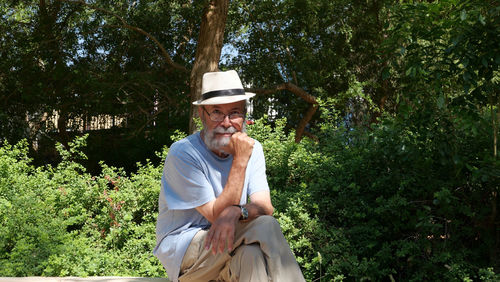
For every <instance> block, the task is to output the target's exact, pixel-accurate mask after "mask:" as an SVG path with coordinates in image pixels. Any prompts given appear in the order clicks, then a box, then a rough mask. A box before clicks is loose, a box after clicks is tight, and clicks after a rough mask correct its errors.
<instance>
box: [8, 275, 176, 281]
mask: <svg viewBox="0 0 500 282" xmlns="http://www.w3.org/2000/svg"><path fill="white" fill-rule="evenodd" d="M37 281H40V282H78V281H80V282H83V281H94V282H169V280H168V279H167V278H146V277H115V276H100V277H87V278H81V277H39V276H35V277H0V282H37Z"/></svg>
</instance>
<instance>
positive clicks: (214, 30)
mask: <svg viewBox="0 0 500 282" xmlns="http://www.w3.org/2000/svg"><path fill="white" fill-rule="evenodd" d="M228 6H229V0H211V1H210V2H209V3H208V5H207V7H206V8H205V11H204V12H203V17H202V20H201V27H200V35H199V37H198V44H197V46H196V55H195V60H194V65H193V69H192V70H191V77H190V86H191V90H190V96H191V104H190V107H191V110H190V120H189V132H190V133H193V132H194V131H196V124H195V122H194V119H195V118H196V117H197V116H198V115H197V114H198V112H197V111H196V110H195V108H194V107H195V106H193V104H192V102H194V101H196V100H198V99H200V97H201V80H202V77H203V74H204V73H206V72H209V71H218V70H219V60H220V55H221V50H222V43H223V41H224V29H225V27H226V19H227V12H228Z"/></svg>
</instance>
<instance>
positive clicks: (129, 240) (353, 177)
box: [0, 0, 500, 281]
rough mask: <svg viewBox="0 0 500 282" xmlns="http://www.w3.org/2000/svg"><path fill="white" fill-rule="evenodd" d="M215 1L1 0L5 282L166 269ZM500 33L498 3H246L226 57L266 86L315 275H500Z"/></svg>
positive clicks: (262, 111)
mask: <svg viewBox="0 0 500 282" xmlns="http://www.w3.org/2000/svg"><path fill="white" fill-rule="evenodd" d="M215 2H217V1H215ZM205 7H206V2H204V1H180V0H179V1H177V0H168V1H167V0H165V1H163V0H159V1H133V2H132V1H111V2H110V1H101V0H95V1H87V2H85V1H70V0H64V1H12V0H0V31H1V32H0V276H27V275H55V276H65V275H78V276H86V275H134V276H163V275H164V271H163V269H162V267H161V266H160V264H159V262H158V261H157V260H156V259H155V258H154V257H153V256H152V253H151V250H152V248H153V246H154V244H155V242H154V224H155V217H156V213H157V197H158V190H159V181H160V175H161V170H162V160H163V159H164V157H165V156H166V154H167V153H168V145H169V144H170V143H171V142H172V140H176V139H177V138H180V137H181V136H183V135H184V134H185V133H184V132H187V128H188V118H189V97H188V95H187V93H189V72H188V69H189V68H190V67H191V66H192V65H193V61H194V60H195V49H196V41H197V38H198V28H197V26H198V25H199V22H200V17H201V15H202V14H203V9H204V8H205ZM138 30H139V31H138ZM141 31H142V32H141ZM499 34H500V3H499V2H498V1H497V0H467V1H462V0H436V1H418V0H414V1H392V0H378V1H376V0H368V1H358V0H335V1H331V0H328V1H326V0H324V1H322V0H284V1H267V0H264V1H262V0H259V1H253V0H242V1H232V2H231V5H230V10H229V13H228V18H227V25H226V33H225V36H226V45H225V48H227V50H229V52H223V53H224V54H225V55H224V56H223V58H222V61H221V63H220V68H221V69H227V68H232V69H237V70H238V72H239V73H240V74H241V76H242V78H243V80H244V82H245V85H248V86H249V87H252V88H253V89H255V90H256V91H258V95H257V97H256V98H255V99H254V103H253V106H254V107H253V112H252V113H251V117H250V118H252V119H255V124H254V125H251V126H249V127H248V130H249V133H250V134H251V135H252V136H253V137H254V138H256V139H258V140H260V141H261V142H262V143H263V145H264V150H265V154H266V160H267V169H268V179H269V183H270V185H271V189H272V197H273V203H274V205H275V208H276V213H275V216H276V217H277V218H278V219H279V221H280V223H281V226H282V228H283V231H284V233H285V236H286V237H287V239H288V241H289V243H290V245H291V247H292V249H293V251H294V252H295V254H296V256H297V259H298V260H299V262H300V265H301V266H302V268H303V271H304V274H305V276H306V278H307V280H308V281H331V280H338V281H340V280H347V281H362V280H374V281H381V280H382V281H450V280H451V281H454V280H464V281H481V280H482V281H498V280H499V279H500V277H499V274H498V273H500V217H499V216H498V210H499V207H498V206H499V203H498V202H499V201H498V193H499V192H500V191H499V190H500V163H499V158H498V147H499V146H498V135H499V134H498V133H499V124H500V110H499V107H500V68H499V66H500V36H499ZM152 38H154V39H156V40H157V41H156V42H154V40H152ZM160 46H161V47H163V48H164V50H165V52H167V53H168V55H169V56H170V58H171V59H172V60H173V63H172V62H168V60H166V57H165V56H164V55H162V54H163V53H162V52H163V51H161V48H160ZM290 83H291V84H293V85H295V86H296V87H297V88H296V89H300V90H301V91H303V92H300V93H305V94H307V95H309V96H307V95H303V96H300V95H296V94H297V93H298V92H294V91H291V90H290V89H291V88H286V87H281V88H280V87H277V85H281V86H282V85H284V84H287V85H290ZM294 94H295V95H294ZM304 97H309V98H311V99H309V100H307V101H306V99H304ZM311 101H312V102H311ZM314 103H317V104H314ZM313 104H314V105H318V110H317V111H316V112H314V114H312V116H311V118H310V119H309V122H308V123H307V126H306V133H307V134H306V136H308V137H307V138H304V139H302V140H301V141H300V142H296V140H295V136H294V135H295V131H294V129H295V128H298V124H300V122H301V121H302V120H303V118H304V117H305V116H307V114H308V113H310V112H309V110H310V109H311V108H312V106H311V105H313ZM53 113H57V114H58V115H59V117H60V118H59V119H58V120H57V121H56V120H54V119H51V115H52V114H53ZM98 116H108V117H110V118H112V119H113V122H114V121H115V119H116V124H115V125H114V126H113V127H112V128H110V129H102V128H101V129H100V130H95V129H92V128H90V127H88V128H87V127H86V126H87V125H89V124H90V123H89V122H88V121H90V120H91V118H93V117H98ZM76 120H79V121H81V122H82V123H83V125H84V126H83V127H82V124H77V123H75V122H74V121H76ZM120 120H125V121H126V122H124V123H120V122H119V121H120ZM70 121H72V122H73V123H72V122H70ZM83 121H85V122H83ZM175 132H177V133H175ZM75 136H77V137H76V138H75ZM78 136H79V137H78ZM82 136H83V137H82ZM170 136H173V138H172V140H171V139H170V138H169V137H170ZM71 140H73V141H71ZM14 144H15V145H14ZM86 144H87V145H86ZM165 145H167V146H165ZM155 151H159V152H160V153H156V155H155ZM87 157H88V159H87ZM146 159H148V160H146ZM47 164H50V165H47Z"/></svg>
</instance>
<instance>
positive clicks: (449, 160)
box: [0, 106, 500, 281]
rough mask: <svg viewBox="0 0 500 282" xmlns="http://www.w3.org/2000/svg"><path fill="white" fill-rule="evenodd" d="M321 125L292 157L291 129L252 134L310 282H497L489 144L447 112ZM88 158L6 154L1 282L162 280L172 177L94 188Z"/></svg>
mask: <svg viewBox="0 0 500 282" xmlns="http://www.w3.org/2000/svg"><path fill="white" fill-rule="evenodd" d="M327 108H328V107H327V106H325V107H324V109H327ZM323 114H324V116H325V120H328V121H327V122H325V123H323V124H322V125H321V128H320V129H319V130H318V131H317V132H316V134H317V136H319V140H320V141H319V142H315V141H313V140H310V139H304V140H303V141H302V142H301V143H299V144H297V143H295V142H294V136H293V134H286V133H285V132H284V125H285V124H286V122H285V121H284V120H280V121H278V122H277V123H276V124H275V126H274V128H273V127H272V126H271V125H269V124H267V123H266V122H265V120H264V119H260V120H257V122H256V124H255V125H252V126H249V133H250V134H251V135H252V136H254V137H255V138H256V139H258V140H260V141H261V142H262V143H263V145H264V148H265V155H266V159H267V167H268V175H269V183H270V185H271V189H272V198H273V203H274V205H275V208H276V212H275V216H276V217H277V218H278V219H279V221H280V223H281V225H282V228H283V232H284V234H285V236H286V237H287V239H288V241H289V243H290V245H291V247H292V249H293V251H294V252H295V254H296V256H297V259H298V261H299V263H300V265H301V266H302V268H303V270H304V273H305V276H306V278H307V280H308V281H313V280H315V279H319V278H321V279H322V280H324V281H330V280H332V279H333V280H338V281H341V280H345V279H347V280H353V279H354V280H376V281H378V280H387V279H395V280H397V281H409V280H414V281H422V280H426V281H429V280H431V281H444V280H446V281H449V280H481V281H493V280H495V279H498V278H499V277H498V274H495V273H497V272H498V253H497V251H498V238H497V236H498V230H496V229H495V223H494V222H492V221H491V216H492V212H493V211H494V208H493V206H492V205H494V204H496V203H495V202H494V200H495V199H494V198H493V197H492V194H493V193H494V192H496V191H497V189H498V183H499V179H500V169H499V163H498V161H494V160H492V159H491V157H489V154H488V153H486V152H485V150H484V147H485V144H487V143H488V139H489V137H490V136H488V135H482V134H480V133H474V132H472V131H467V132H465V131H462V130H459V129H460V128H461V126H462V125H461V124H460V123H459V122H454V120H453V119H450V116H447V115H446V114H443V113H441V112H438V111H436V112H434V114H429V115H428V117H427V118H428V120H426V122H425V123H422V122H421V119H415V118H414V116H409V118H408V119H407V120H400V119H394V118H385V119H384V121H383V122H381V123H379V124H378V125H376V126H374V127H373V128H372V129H370V130H366V129H363V128H354V129H352V128H346V127H344V126H341V125H338V124H339V123H338V120H336V119H335V118H334V117H335V113H334V112H329V111H326V110H325V111H324V112H323ZM419 114H422V113H414V114H413V115H419ZM414 120H418V122H413V121H414ZM179 137H180V136H176V138H179ZM321 140H323V141H321ZM84 144H85V138H79V139H77V140H75V141H74V142H72V143H71V149H70V150H65V149H63V147H62V146H59V147H58V148H59V152H60V154H61V155H62V158H63V161H62V162H61V163H60V164H59V165H58V166H57V167H51V166H48V167H38V168H37V167H34V166H32V165H30V163H29V161H30V160H29V159H28V157H27V155H26V154H27V148H26V143H25V142H21V143H19V144H17V145H15V146H12V145H4V146H3V147H2V148H1V149H0V204H1V209H0V212H1V213H0V220H1V221H2V223H3V224H2V225H1V227H0V234H2V237H1V241H0V275H1V276H26V275H54V276H65V275H78V276H87V275H134V276H136V275H137V276H163V275H164V272H163V270H162V268H161V266H160V265H159V263H158V261H157V260H156V259H155V258H154V257H153V256H152V253H151V250H152V248H153V247H154V244H155V242H154V225H155V216H156V214H157V210H156V209H157V200H158V199H157V197H158V192H159V179H160V175H161V171H162V163H161V162H158V163H154V164H153V163H150V162H148V163H146V164H139V165H138V166H139V170H138V171H137V173H133V174H131V175H129V176H127V175H126V174H125V173H124V172H123V171H122V170H120V169H115V168H112V167H108V166H106V165H105V164H102V166H103V172H102V174H101V175H100V176H91V175H90V174H88V173H86V172H85V168H84V167H82V166H81V165H80V164H78V162H77V160H78V159H80V158H84V157H85V156H84V155H82V154H81V151H80V150H81V146H83V145H84ZM167 153H168V149H165V150H164V152H163V154H161V155H163V156H165V154H167Z"/></svg>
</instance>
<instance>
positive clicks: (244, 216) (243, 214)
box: [233, 205, 248, 220]
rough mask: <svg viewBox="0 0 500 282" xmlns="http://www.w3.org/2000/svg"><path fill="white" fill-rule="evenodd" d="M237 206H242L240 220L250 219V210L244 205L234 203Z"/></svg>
mask: <svg viewBox="0 0 500 282" xmlns="http://www.w3.org/2000/svg"><path fill="white" fill-rule="evenodd" d="M233 206H235V207H238V208H240V210H241V214H240V220H247V219H248V210H247V208H245V207H244V206H242V205H233Z"/></svg>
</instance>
